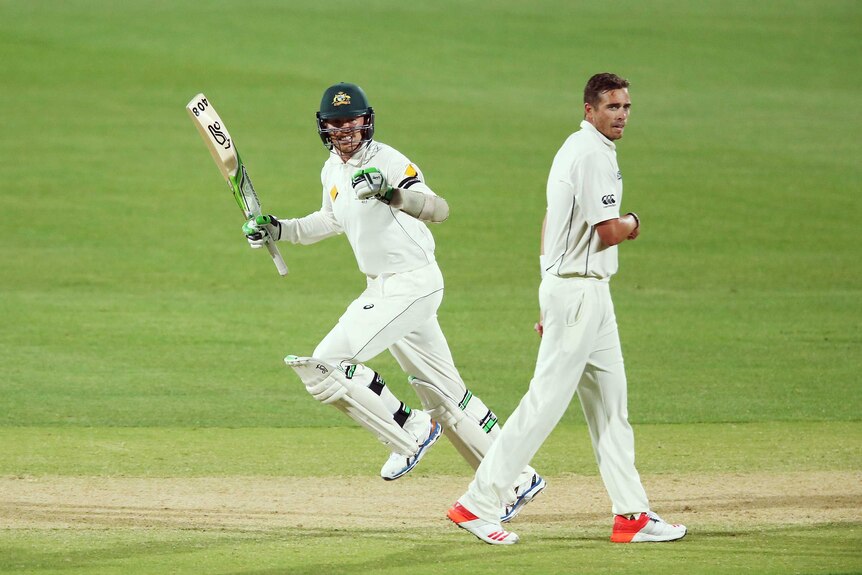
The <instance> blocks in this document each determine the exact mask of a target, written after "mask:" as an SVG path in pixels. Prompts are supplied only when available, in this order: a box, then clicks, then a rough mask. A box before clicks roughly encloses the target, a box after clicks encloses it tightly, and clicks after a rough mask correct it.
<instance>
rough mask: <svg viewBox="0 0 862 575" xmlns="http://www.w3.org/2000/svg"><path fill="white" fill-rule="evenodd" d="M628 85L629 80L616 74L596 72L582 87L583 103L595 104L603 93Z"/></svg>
mask: <svg viewBox="0 0 862 575" xmlns="http://www.w3.org/2000/svg"><path fill="white" fill-rule="evenodd" d="M628 87H629V81H628V80H626V79H625V78H621V77H620V76H617V75H616V74H611V73H610V72H602V73H601V74H596V75H595V76H593V77H592V78H590V79H589V81H587V85H586V86H585V87H584V103H585V104H590V105H592V106H597V105H598V104H599V99H600V98H601V95H602V94H603V93H605V92H610V91H611V90H619V89H620V88H628Z"/></svg>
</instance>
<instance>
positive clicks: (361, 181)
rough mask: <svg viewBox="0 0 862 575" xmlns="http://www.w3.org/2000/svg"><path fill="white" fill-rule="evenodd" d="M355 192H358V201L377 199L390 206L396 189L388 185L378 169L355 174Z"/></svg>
mask: <svg viewBox="0 0 862 575" xmlns="http://www.w3.org/2000/svg"><path fill="white" fill-rule="evenodd" d="M351 183H352V184H353V191H354V192H356V199H357V200H367V199H368V198H376V199H378V200H380V201H381V202H383V203H384V204H388V203H389V202H391V201H392V194H393V192H394V191H395V189H394V188H393V187H392V186H390V185H389V184H387V183H386V178H384V177H383V174H382V173H380V170H378V169H377V168H366V169H364V170H359V171H357V172H356V173H355V174H353V180H352V182H351Z"/></svg>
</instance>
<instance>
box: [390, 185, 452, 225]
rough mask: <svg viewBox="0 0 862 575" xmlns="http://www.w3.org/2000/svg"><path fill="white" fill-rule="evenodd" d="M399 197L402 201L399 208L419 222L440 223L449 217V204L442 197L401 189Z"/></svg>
mask: <svg viewBox="0 0 862 575" xmlns="http://www.w3.org/2000/svg"><path fill="white" fill-rule="evenodd" d="M398 195H400V196H401V201H400V203H399V204H398V205H397V207H398V208H399V209H400V210H401V211H402V212H404V213H406V214H409V215H411V216H413V217H414V218H416V219H418V220H422V221H423V222H432V223H440V222H443V221H445V220H446V218H448V217H449V204H448V203H447V202H446V200H444V199H443V198H441V197H440V196H435V195H433V194H425V193H422V192H419V191H416V190H407V189H399V190H398ZM394 202H395V200H393V203H394Z"/></svg>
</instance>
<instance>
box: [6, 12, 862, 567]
mask: <svg viewBox="0 0 862 575" xmlns="http://www.w3.org/2000/svg"><path fill="white" fill-rule="evenodd" d="M416 4H417V5H415V6H411V5H409V4H407V3H399V2H394V1H392V0H369V1H367V2H363V3H361V4H356V3H348V2H344V1H343V0H332V1H329V2H319V3H318V2H310V1H307V0H297V1H295V2H272V1H263V0H259V1H251V2H243V3H237V2H186V1H178V2H170V3H168V2H155V1H152V2H143V1H136V0H135V1H128V2H122V3H116V2H106V1H102V0H89V1H86V2H85V1H79V0H70V1H66V2H62V3H61V2H43V1H37V2H24V1H12V0H0V54H2V56H0V77H2V84H0V110H2V111H0V117H2V123H0V125H2V129H3V133H2V137H0V157H2V158H3V161H2V166H3V174H4V178H5V180H6V181H7V185H6V186H5V191H4V192H3V198H4V206H5V208H4V209H3V210H2V212H0V223H2V225H0V269H2V272H3V273H2V274H0V320H1V321H0V573H16V574H19V573H20V574H24V573H27V574H30V573H33V574H36V573H38V574H48V573H64V574H71V573H88V574H89V573H93V574H107V573H127V574H149V573H189V574H194V573H207V574H210V573H212V574H240V573H242V574H248V575H251V574H254V575H264V574H265V575H270V574H272V575H274V574H277V573H278V574H281V573H290V574H318V573H338V574H353V573H356V574H359V573H363V574H364V573H407V572H409V573H412V574H417V575H418V574H422V573H469V572H494V573H496V572H506V573H511V574H515V573H540V574H544V573H549V574H550V573H603V574H606V573H646V572H665V573H691V574H706V573H751V574H761V573H774V574H783V573H812V574H813V573H831V574H839V573H840V574H849V573H860V572H862V551H860V549H862V423H860V421H862V419H860V412H862V398H860V376H859V373H862V309H860V301H862V263H860V258H859V255H858V252H859V250H858V247H857V236H858V230H859V229H860V223H859V222H860V221H862V198H860V193H859V192H860V189H862V185H860V184H862V164H860V162H859V158H860V157H862V141H860V138H859V133H860V130H862V111H860V110H862V97H860V88H862V68H860V66H859V65H858V63H856V60H858V55H859V54H860V52H862V50H860V48H862V40H860V36H859V34H858V30H859V29H860V26H862V7H860V4H859V3H858V2H855V1H853V0H846V1H841V0H823V1H821V2H816V3H815V2H798V1H790V0H788V1H770V0H767V1H764V2H752V1H750V0H748V1H744V2H743V1H737V0H731V1H722V2H718V1H714V0H707V1H705V2H698V3H694V2H683V1H681V0H663V1H657V2H634V1H630V0H624V1H621V2H614V3H611V4H608V3H605V4H601V3H591V4H587V3H582V2H566V1H563V0H540V1H537V2H532V3H524V2H514V1H511V0H496V1H490V0H477V1H468V2H455V1H454V0H441V1H432V2H425V3H416ZM599 71H614V72H617V73H619V74H621V75H623V76H626V77H628V78H629V79H630V80H631V81H632V88H631V95H632V99H633V104H634V107H633V114H632V117H631V121H630V124H629V127H628V129H627V130H626V138H625V139H624V140H623V141H622V142H621V143H620V145H619V148H618V149H619V162H620V166H621V168H622V171H623V173H624V175H625V181H626V194H625V205H624V206H623V208H624V209H626V210H636V211H637V212H638V214H639V215H640V217H641V219H642V221H643V224H644V227H643V232H642V235H641V237H640V238H639V240H638V241H637V242H632V243H630V244H627V245H624V246H623V247H622V248H621V250H620V258H621V271H620V273H619V274H618V276H617V277H615V278H614V281H613V284H612V285H613V290H614V299H615V305H616V308H617V315H618V318H619V321H620V330H621V335H622V339H623V347H624V352H625V356H626V364H627V370H628V376H629V381H630V393H629V397H630V415H631V421H632V423H633V425H634V427H635V432H636V438H637V445H638V463H639V469H640V471H641V474H642V476H643V478H644V482H645V484H646V486H647V489H648V491H649V493H650V496H651V498H652V502H653V505H654V507H655V508H656V511H658V512H659V513H661V514H662V515H664V516H666V518H668V519H671V520H673V521H679V522H683V523H686V524H687V525H688V526H689V529H690V534H689V535H688V536H687V537H686V539H684V540H683V541H681V542H678V543H675V544H670V545H656V546H646V547H644V546H614V545H611V544H610V543H608V542H607V537H608V536H609V531H610V517H609V513H610V511H609V503H608V501H607V497H606V495H605V493H604V491H603V488H602V485H601V482H600V481H599V480H598V477H597V470H596V466H595V463H594V460H593V458H592V454H591V452H590V448H589V444H588V438H587V432H586V429H585V426H584V424H583V417H582V415H581V413H580V409H579V408H578V407H577V406H575V405H573V406H572V407H571V409H570V410H569V412H568V413H567V414H566V416H565V418H564V420H563V422H562V423H561V425H560V426H559V427H558V428H557V430H555V432H554V433H553V434H552V436H551V438H550V439H549V440H548V442H547V444H546V445H545V447H544V448H543V449H542V450H541V451H540V452H539V454H538V455H537V458H536V461H535V462H534V463H535V465H536V467H537V468H539V469H540V471H541V472H542V473H544V474H546V475H547V477H548V479H549V488H548V491H547V494H545V495H543V496H542V498H540V499H538V500H537V501H536V502H535V503H534V504H532V505H531V506H530V507H529V508H528V509H527V510H526V511H525V512H524V514H523V516H522V518H519V520H518V521H517V525H515V524H513V526H512V527H513V529H515V530H516V531H518V532H519V533H520V534H521V535H522V538H523V544H520V545H517V546H514V547H513V548H511V549H498V548H494V547H490V546H485V545H481V544H479V543H478V542H476V541H475V540H473V539H472V538H471V537H468V536H467V535H466V534H464V533H461V532H459V531H458V530H457V529H455V528H454V527H453V526H451V524H449V523H448V522H447V521H446V520H445V516H444V513H445V510H446V508H447V506H448V505H449V504H450V503H451V501H452V500H453V499H454V498H455V497H457V496H458V495H459V494H460V493H461V492H462V491H463V490H464V489H465V488H466V486H467V483H468V482H469V480H470V476H471V473H470V470H469V468H468V467H467V466H466V465H465V464H464V463H463V461H462V460H461V459H460V458H458V456H457V455H456V454H455V452H454V450H453V449H452V448H451V446H450V445H448V443H446V444H442V443H441V446H440V447H435V450H434V451H432V452H431V453H430V454H429V456H428V459H427V460H426V461H423V463H422V465H421V466H420V467H419V468H417V470H416V472H415V473H412V474H411V475H410V476H408V477H406V478H404V479H403V480H401V481H398V482H395V484H388V483H384V482H382V481H380V480H379V478H378V477H377V472H378V470H379V466H380V464H381V463H382V461H383V459H384V458H385V456H386V453H385V451H384V450H383V449H382V448H381V447H379V446H378V445H377V444H376V442H375V441H374V440H373V439H372V438H370V437H369V436H368V435H367V434H365V433H363V432H361V431H360V430H358V429H356V428H355V427H354V426H353V425H352V424H350V422H349V421H348V420H347V419H346V418H344V417H343V416H342V415H340V414H339V413H338V412H337V411H335V410H333V409H328V408H324V407H322V406H321V405H319V404H317V403H316V402H314V401H313V400H311V398H309V397H308V395H307V394H306V393H305V391H304V390H303V389H302V386H301V385H299V383H298V381H297V380H295V379H294V377H293V375H292V373H290V372H288V370H286V369H285V368H284V366H283V364H282V363H281V358H282V357H283V356H284V355H286V354H288V353H294V354H299V355H302V354H307V353H310V351H311V350H312V349H313V348H314V346H315V345H316V343H317V342H318V341H319V340H320V339H321V338H322V337H323V335H325V334H326V333H327V331H328V330H329V329H330V327H331V326H332V325H333V324H334V323H335V321H336V320H337V318H338V317H339V315H340V314H341V312H342V311H343V309H344V307H345V306H346V305H347V303H348V302H349V301H351V299H352V298H353V297H354V296H355V295H356V294H357V293H358V292H359V291H360V290H361V288H362V286H363V278H362V276H361V275H360V274H359V273H358V272H357V271H356V269H355V264H354V261H353V258H352V254H351V251H350V248H349V246H348V245H347V242H346V240H345V239H344V238H336V239H331V240H328V241H325V242H322V243H320V244H316V245H314V246H307V247H300V246H290V245H285V244H282V245H283V246H284V247H283V248H282V252H283V253H284V255H285V257H286V259H287V261H288V264H289V265H290V268H291V275H290V276H289V277H288V278H286V279H283V280H282V279H279V278H278V276H277V274H276V272H275V269H274V267H273V266H272V264H271V262H270V261H269V259H268V257H267V256H266V255H264V254H263V253H260V252H252V251H250V250H249V249H248V247H247V245H246V243H245V241H244V239H243V237H242V234H241V231H240V225H241V223H242V221H241V217H240V215H239V212H238V210H237V209H236V206H235V205H233V203H232V199H231V198H230V196H229V194H228V192H227V190H226V188H225V187H224V184H223V183H222V182H221V181H220V177H219V175H218V173H217V171H216V169H215V167H214V166H213V165H212V161H211V159H210V158H209V157H208V154H207V152H206V150H205V149H204V146H203V144H202V142H201V141H200V138H199V136H198V135H197V133H196V132H195V130H194V128H193V126H192V124H191V122H190V121H189V120H188V118H187V117H186V115H185V111H184V106H185V104H186V102H188V100H189V99H190V98H191V97H192V96H193V95H194V94H196V93H197V92H200V91H203V92H205V93H206V94H207V95H208V96H209V97H210V99H211V100H212V102H213V103H214V104H215V106H216V107H217V109H218V110H219V112H220V113H221V115H222V117H223V118H224V119H225V120H226V122H228V124H229V125H230V128H231V132H232V134H233V136H234V137H235V138H236V140H237V141H238V142H239V144H240V149H241V150H242V153H243V158H244V159H245V161H246V162H247V164H248V166H249V169H250V171H251V174H252V177H253V179H254V182H255V186H256V188H257V190H258V192H259V193H260V196H261V199H262V201H263V204H264V208H265V209H266V210H267V211H269V212H271V213H275V214H278V215H279V216H282V217H288V216H291V217H292V216H301V215H304V214H306V213H309V212H311V211H314V210H315V209H317V208H318V207H319V198H320V191H319V189H318V188H319V185H320V184H319V169H320V166H321V164H322V162H323V161H324V160H325V157H326V153H325V150H324V148H323V147H322V145H321V143H320V140H319V138H318V136H317V134H316V132H315V128H314V112H315V110H316V109H317V106H318V105H319V99H320V94H321V93H322V91H323V89H324V88H325V87H326V86H328V85H330V84H332V83H335V82H338V81H352V82H356V83H359V84H360V85H362V86H363V87H364V88H365V90H366V92H367V93H368V95H369V98H370V99H371V103H372V105H373V106H374V108H375V110H376V112H377V136H378V138H379V139H380V140H381V141H384V142H386V143H389V144H392V145H394V146H395V147H396V148H398V149H400V150H402V151H403V152H405V153H406V154H408V155H409V156H410V157H411V159H412V160H414V161H415V162H417V163H418V164H419V165H420V166H421V167H422V169H423V171H424V173H425V176H426V178H427V180H428V182H429V184H430V185H431V186H432V187H433V188H434V189H435V191H437V192H438V193H439V194H441V195H442V196H444V197H446V199H447V200H448V202H449V204H450V207H451V209H452V215H451V217H450V219H449V220H448V221H447V222H446V223H444V224H443V225H440V226H435V227H434V228H433V232H434V235H435V238H436V240H437V246H438V248H437V257H438V260H439V262H440V265H441V268H442V269H443V272H444V275H445V278H446V283H447V295H446V298H445V301H444V304H443V306H442V308H441V310H440V323H441V325H442V326H443V329H444V331H445V333H446V335H447V338H448V340H449V343H450V346H451V348H452V350H453V353H454V355H455V359H456V363H457V364H458V366H459V368H460V370H461V373H462V375H463V376H464V378H465V380H467V381H468V383H469V385H470V386H471V387H472V388H473V389H474V390H475V391H476V392H477V394H479V395H481V397H482V398H483V399H484V400H485V401H486V402H487V403H489V404H490V405H492V406H493V407H494V408H495V410H496V411H497V412H498V414H499V415H500V416H501V418H502V419H505V417H506V416H507V415H508V414H509V413H511V411H512V410H513V409H514V407H515V405H516V404H517V402H518V400H519V399H520V397H521V395H522V394H523V392H524V391H525V389H526V386H527V384H528V382H529V379H530V376H531V374H532V368H533V366H534V364H535V357H536V350H537V348H538V341H537V338H536V337H535V334H534V333H533V332H532V330H531V328H532V325H533V322H534V321H535V318H536V314H537V288H538V281H539V280H538V262H537V257H536V256H537V253H538V241H539V237H538V236H539V227H540V224H541V219H542V214H543V210H544V185H545V178H546V176H547V170H548V168H549V166H550V162H551V159H552V157H553V154H554V153H555V151H556V149H557V148H558V147H559V145H560V143H561V142H562V141H563V139H564V138H565V137H566V136H567V135H568V134H569V133H570V132H571V131H573V130H574V129H576V127H577V124H578V122H579V121H580V112H579V110H580V109H581V104H580V94H581V91H582V89H583V84H584V82H585V81H586V79H587V78H588V77H589V76H590V75H591V74H592V73H595V72H599ZM372 366H373V367H374V368H375V369H377V370H378V371H380V372H382V373H383V375H384V376H385V377H386V378H387V382H388V383H389V385H390V386H391V387H392V388H393V389H394V390H395V391H396V392H397V393H399V395H401V396H403V397H405V398H407V399H408V400H410V401H412V402H413V403H414V404H417V405H418V400H416V398H415V394H413V393H412V391H411V390H410V389H409V388H408V386H407V383H406V381H404V378H403V377H402V375H401V374H400V372H399V369H398V367H397V365H396V364H395V362H394V361H393V360H392V359H391V358H389V357H388V356H385V357H384V356H381V357H379V358H377V359H375V360H374V362H372ZM516 527H517V528H516Z"/></svg>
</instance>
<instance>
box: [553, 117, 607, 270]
mask: <svg viewBox="0 0 862 575" xmlns="http://www.w3.org/2000/svg"><path fill="white" fill-rule="evenodd" d="M547 197H548V213H547V216H546V218H547V219H546V223H545V236H544V247H545V262H546V263H545V265H546V271H547V272H548V273H552V274H554V275H557V276H560V277H570V276H578V277H589V278H596V279H603V280H607V279H609V278H610V277H611V276H612V275H614V274H615V273H616V271H617V268H618V263H617V246H608V245H605V244H604V243H603V242H602V241H601V239H600V238H599V234H598V233H597V232H596V227H595V226H596V224H599V223H601V222H603V221H605V220H610V219H613V218H618V217H620V204H621V203H622V199H623V179H622V174H621V173H620V168H619V166H618V165H617V152H616V146H615V145H614V143H613V142H612V141H611V140H609V139H607V138H606V137H605V136H604V135H602V133H601V132H599V131H598V130H597V129H596V128H595V126H593V125H592V124H590V123H589V122H587V121H586V120H584V121H583V122H581V129H580V130H578V131H577V132H575V133H574V134H572V135H570V136H569V137H568V138H567V139H566V141H565V142H564V143H563V146H562V147H561V148H560V149H559V151H558V152H557V155H556V156H555V157H554V162H553V164H552V165H551V172H550V174H549V176H548V186H547Z"/></svg>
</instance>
